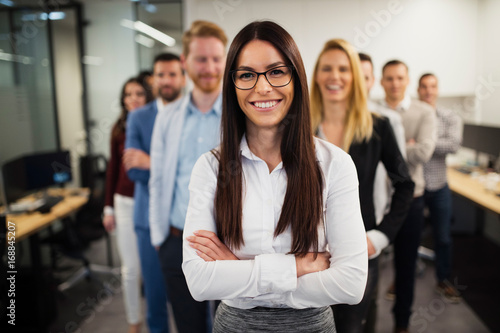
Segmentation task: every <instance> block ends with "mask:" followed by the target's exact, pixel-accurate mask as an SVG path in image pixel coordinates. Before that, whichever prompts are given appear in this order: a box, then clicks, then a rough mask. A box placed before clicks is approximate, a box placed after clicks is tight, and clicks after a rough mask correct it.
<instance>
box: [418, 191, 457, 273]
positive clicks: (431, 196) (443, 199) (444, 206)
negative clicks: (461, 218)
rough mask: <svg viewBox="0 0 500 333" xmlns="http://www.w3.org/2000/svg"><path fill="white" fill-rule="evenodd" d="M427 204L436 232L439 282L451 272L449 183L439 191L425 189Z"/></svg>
mask: <svg viewBox="0 0 500 333" xmlns="http://www.w3.org/2000/svg"><path fill="white" fill-rule="evenodd" d="M424 197H425V204H426V206H427V207H428V208H429V219H430V222H431V225H432V231H433V234H434V248H435V253H436V276H437V279H438V281H439V282H441V281H443V280H446V279H448V278H449V277H450V274H451V245H452V244H451V235H450V234H451V231H450V229H451V209H452V208H451V192H450V189H449V188H448V185H445V186H444V187H443V188H441V189H439V190H437V191H427V190H426V191H425V195H424Z"/></svg>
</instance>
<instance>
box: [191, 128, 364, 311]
mask: <svg viewBox="0 0 500 333" xmlns="http://www.w3.org/2000/svg"><path fill="white" fill-rule="evenodd" d="M315 146H316V156H317V159H318V161H319V165H320V167H321V170H322V172H323V176H324V180H325V183H324V189H323V209H324V212H325V221H324V223H321V225H320V226H319V227H318V241H319V251H320V252H322V251H329V252H330V254H331V259H330V268H329V269H327V270H324V271H321V272H316V273H311V274H306V275H303V276H301V277H299V278H297V271H296V263H295V256H294V255H291V254H287V253H288V252H289V251H290V249H291V244H292V234H291V230H290V228H288V230H286V231H285V232H283V233H281V234H280V235H278V236H277V237H274V230H275V228H276V226H277V223H278V220H279V217H280V214H281V208H282V205H283V201H284V197H285V192H286V187H287V177H286V171H285V170H284V169H283V168H282V163H280V164H279V165H278V166H277V167H276V168H275V169H274V170H273V171H272V172H271V173H269V169H268V166H267V164H266V163H265V162H264V161H263V160H262V159H260V158H259V157H257V156H255V155H253V154H252V152H251V151H250V149H249V148H248V144H247V142H246V139H245V137H243V139H242V141H241V144H240V148H241V156H242V157H241V159H242V168H243V199H242V200H243V217H242V227H243V239H244V245H242V246H241V247H240V249H239V250H233V253H234V254H235V255H236V256H237V257H238V258H239V259H240V260H219V261H212V262H205V261H204V260H203V259H201V258H200V257H199V256H198V255H197V254H196V251H195V250H194V249H193V248H191V247H190V246H189V243H188V242H187V241H184V247H183V264H182V268H183V271H184V275H185V276H186V280H187V283H188V286H189V289H190V291H191V294H192V295H193V297H194V298H195V299H196V300H210V299H222V300H224V302H225V303H226V304H227V305H229V306H233V307H238V308H243V309H247V308H253V307H256V306H265V307H292V308H307V307H321V306H326V305H331V304H338V303H348V304H356V303H358V302H359V301H360V300H361V298H362V296H363V293H364V290H365V286H366V277H367V262H368V259H367V250H366V236H365V230H364V225H363V220H362V217H361V211H360V206H359V195H358V180H357V174H356V169H355V166H354V163H353V162H352V159H351V158H350V156H349V155H348V154H346V153H345V152H344V151H342V150H341V149H340V148H338V147H335V146H334V145H332V144H330V143H328V142H326V141H323V140H320V139H316V138H315ZM217 173H218V161H217V159H216V158H215V157H214V156H213V154H211V153H207V154H204V155H203V156H202V157H201V158H200V159H199V160H198V162H197V163H196V165H195V167H194V168H193V173H192V175H191V182H190V185H189V190H190V202H189V207H188V212H187V217H186V224H185V228H184V237H188V236H191V235H193V232H194V231H196V230H208V231H213V232H216V224H215V218H214V197H215V190H216V185H217Z"/></svg>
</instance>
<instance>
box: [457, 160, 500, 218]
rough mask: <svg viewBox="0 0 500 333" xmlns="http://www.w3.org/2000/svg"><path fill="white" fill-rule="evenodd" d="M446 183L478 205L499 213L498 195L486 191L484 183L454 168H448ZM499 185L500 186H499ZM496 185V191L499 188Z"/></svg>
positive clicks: (499, 200)
mask: <svg viewBox="0 0 500 333" xmlns="http://www.w3.org/2000/svg"><path fill="white" fill-rule="evenodd" d="M448 185H449V186H450V189H451V190H452V191H453V192H455V193H456V194H459V195H461V196H463V197H465V198H467V199H469V200H471V201H474V202H475V203H477V204H478V205H480V206H482V207H484V208H486V209H489V210H491V211H492V212H494V213H497V214H500V197H499V196H497V195H495V194H494V193H492V192H490V191H487V190H486V189H485V188H484V185H483V184H481V183H480V182H479V181H478V180H477V179H474V178H472V177H471V176H470V175H467V174H464V173H462V172H460V171H457V170H455V169H454V168H451V167H449V168H448ZM499 187H500V186H499ZM499 187H497V193H500V188H499Z"/></svg>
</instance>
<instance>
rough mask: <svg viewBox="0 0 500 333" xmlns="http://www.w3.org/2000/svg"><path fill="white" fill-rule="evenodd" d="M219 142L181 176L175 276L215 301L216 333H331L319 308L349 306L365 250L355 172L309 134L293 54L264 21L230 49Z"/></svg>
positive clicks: (359, 292) (290, 44) (363, 269)
mask: <svg viewBox="0 0 500 333" xmlns="http://www.w3.org/2000/svg"><path fill="white" fill-rule="evenodd" d="M223 96H224V98H223V110H222V122H221V128H222V138H221V146H220V147H219V148H217V149H216V150H215V151H212V152H210V153H207V154H204V155H203V156H202V157H200V159H199V160H198V162H197V163H196V165H195V167H194V169H193V173H192V175H191V183H190V185H189V190H190V202H189V207H188V212H187V217H186V226H185V229H184V246H183V252H184V253H183V265H182V268H183V271H184V274H185V276H186V280H187V283H188V286H189V290H190V292H191V294H192V295H193V297H194V298H195V299H196V300H198V301H201V300H222V303H221V304H220V305H219V307H218V309H217V313H216V318H215V322H214V332H257V331H260V332H262V331H270V330H272V331H274V332H290V331H291V330H292V329H293V330H294V331H297V329H299V330H301V331H304V332H313V331H314V332H335V324H334V322H333V316H332V313H331V310H330V307H329V305H331V304H340V303H347V304H357V303H358V302H359V301H360V300H361V298H362V296H363V292H364V289H365V285H366V277H367V262H368V259H367V248H366V237H365V230H364V226H363V221H362V217H361V212H360V205H359V195H358V179H357V175H356V169H355V166H354V164H353V162H352V160H351V158H350V157H349V155H348V154H346V153H345V152H344V151H342V150H341V149H340V148H337V147H335V146H334V145H332V144H330V143H327V142H325V141H322V140H320V139H316V138H313V135H312V131H311V123H310V114H309V94H308V88H307V79H306V73H305V70H304V65H303V62H302V58H301V56H300V53H299V51H298V48H297V45H296V44H295V42H294V40H293V38H292V37H291V36H290V35H289V34H288V32H286V31H285V30H284V29H283V28H282V27H280V26H279V25H277V24H276V23H273V22H269V21H262V22H253V23H250V24H249V25H247V26H246V27H245V28H243V29H242V30H241V31H240V32H239V33H238V35H237V36H236V37H235V39H234V40H233V43H232V44H231V47H230V49H229V53H228V57H227V63H226V69H225V73H224V86H223Z"/></svg>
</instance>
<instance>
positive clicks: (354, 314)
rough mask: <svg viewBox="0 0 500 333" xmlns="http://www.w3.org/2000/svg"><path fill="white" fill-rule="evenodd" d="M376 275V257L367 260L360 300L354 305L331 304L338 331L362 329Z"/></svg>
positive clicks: (352, 332)
mask: <svg viewBox="0 0 500 333" xmlns="http://www.w3.org/2000/svg"><path fill="white" fill-rule="evenodd" d="M378 275H379V274H378V258H373V259H371V260H369V261H368V280H367V282H366V289H365V293H364V295H363V299H362V300H361V302H360V303H359V304H356V305H348V304H337V305H332V310H333V316H334V318H335V326H336V327H337V331H338V332H342V333H344V332H345V333H358V332H359V333H360V332H363V331H364V328H363V327H364V325H365V322H366V319H367V317H368V313H369V308H370V305H372V302H373V296H374V292H375V291H376V290H377V284H378ZM375 297H376V296H375Z"/></svg>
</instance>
